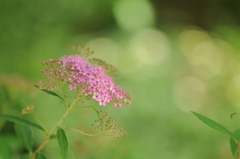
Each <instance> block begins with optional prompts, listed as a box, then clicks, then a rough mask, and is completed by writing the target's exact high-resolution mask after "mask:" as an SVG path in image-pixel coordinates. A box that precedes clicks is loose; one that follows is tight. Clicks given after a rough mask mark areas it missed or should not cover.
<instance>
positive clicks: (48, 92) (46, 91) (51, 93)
mask: <svg viewBox="0 0 240 159" xmlns="http://www.w3.org/2000/svg"><path fill="white" fill-rule="evenodd" d="M33 86H34V87H36V88H38V86H37V85H33ZM38 89H39V88H38ZM40 90H41V91H43V92H45V93H47V94H50V95H53V96H55V97H58V98H59V99H61V100H62V101H64V99H63V98H62V97H61V96H59V95H58V94H57V93H55V92H53V91H48V90H46V89H40Z"/></svg>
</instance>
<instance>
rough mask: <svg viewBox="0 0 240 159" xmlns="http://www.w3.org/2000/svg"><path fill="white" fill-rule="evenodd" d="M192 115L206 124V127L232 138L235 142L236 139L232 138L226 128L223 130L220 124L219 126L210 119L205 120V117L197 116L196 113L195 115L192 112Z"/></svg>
mask: <svg viewBox="0 0 240 159" xmlns="http://www.w3.org/2000/svg"><path fill="white" fill-rule="evenodd" d="M192 113H193V114H194V115H195V116H196V117H198V119H199V120H201V121H202V122H203V123H205V124H207V125H208V126H210V127H211V128H213V129H216V130H218V131H221V132H223V133H225V134H227V135H229V136H231V137H232V138H234V140H236V138H235V137H234V135H233V134H232V133H231V132H230V131H229V130H228V129H227V128H225V127H224V126H222V125H221V124H219V123H217V122H215V121H213V120H212V119H209V118H207V117H205V116H203V115H200V114H198V113H196V112H193V111H192Z"/></svg>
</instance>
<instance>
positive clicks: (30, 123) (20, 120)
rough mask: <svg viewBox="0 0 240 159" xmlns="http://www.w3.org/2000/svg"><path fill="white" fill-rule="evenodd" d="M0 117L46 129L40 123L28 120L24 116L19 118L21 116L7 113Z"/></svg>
mask: <svg viewBox="0 0 240 159" xmlns="http://www.w3.org/2000/svg"><path fill="white" fill-rule="evenodd" d="M0 118H1V119H5V120H8V121H12V122H14V123H19V124H24V125H27V126H31V127H35V128H38V129H40V130H43V131H44V129H43V128H42V127H41V126H39V125H37V124H35V123H33V122H31V121H28V120H25V119H22V118H19V117H16V116H12V115H7V114H0ZM44 132H45V131H44Z"/></svg>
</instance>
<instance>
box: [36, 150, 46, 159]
mask: <svg viewBox="0 0 240 159" xmlns="http://www.w3.org/2000/svg"><path fill="white" fill-rule="evenodd" d="M35 159H47V158H46V157H45V156H44V155H43V154H42V153H41V152H36V153H35Z"/></svg>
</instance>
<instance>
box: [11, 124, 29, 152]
mask: <svg viewBox="0 0 240 159" xmlns="http://www.w3.org/2000/svg"><path fill="white" fill-rule="evenodd" d="M14 128H15V131H16V134H17V136H18V138H19V140H20V141H21V142H22V144H23V145H24V146H25V148H26V149H27V150H28V151H29V152H32V147H33V142H34V135H33V131H32V129H31V128H30V127H29V126H26V125H23V124H18V123H15V125H14Z"/></svg>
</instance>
